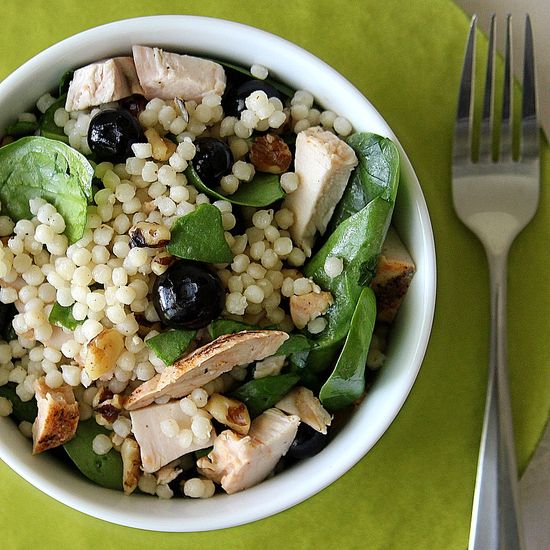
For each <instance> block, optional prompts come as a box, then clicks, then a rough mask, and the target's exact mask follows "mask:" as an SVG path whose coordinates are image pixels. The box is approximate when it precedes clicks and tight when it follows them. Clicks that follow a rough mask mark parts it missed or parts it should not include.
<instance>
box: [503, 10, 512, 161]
mask: <svg viewBox="0 0 550 550" xmlns="http://www.w3.org/2000/svg"><path fill="white" fill-rule="evenodd" d="M512 79H513V74H512V15H511V14H508V16H507V17H506V50H505V56H504V91H503V94H502V124H501V130H500V157H501V159H504V160H506V159H508V160H509V159H511V158H512V118H511V117H512V110H513V97H512V90H513V82H512Z"/></svg>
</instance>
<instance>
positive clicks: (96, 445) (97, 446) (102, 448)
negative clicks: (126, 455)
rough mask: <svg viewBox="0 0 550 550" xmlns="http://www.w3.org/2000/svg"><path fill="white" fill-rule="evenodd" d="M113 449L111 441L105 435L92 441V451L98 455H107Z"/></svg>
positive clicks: (100, 435)
mask: <svg viewBox="0 0 550 550" xmlns="http://www.w3.org/2000/svg"><path fill="white" fill-rule="evenodd" d="M112 448H113V443H112V442H111V439H110V438H109V437H108V436H107V435H105V434H99V435H96V436H95V437H94V439H93V441H92V450H93V451H94V453H95V454H96V455H105V454H107V453H108V452H109V451H110V450H111V449H112Z"/></svg>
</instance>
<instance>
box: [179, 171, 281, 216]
mask: <svg viewBox="0 0 550 550" xmlns="http://www.w3.org/2000/svg"><path fill="white" fill-rule="evenodd" d="M185 175H186V177H187V179H188V180H189V181H190V182H191V183H192V184H193V185H194V186H195V187H196V188H197V189H198V190H199V191H202V192H203V193H206V194H207V195H209V196H211V197H214V198H216V199H218V200H224V201H228V202H231V203H233V204H238V205H240V206H254V207H256V208H259V207H262V206H269V205H270V204H273V203H274V202H276V201H278V200H279V199H282V198H283V197H284V196H285V192H284V191H283V188H282V187H281V184H280V182H279V176H277V175H276V174H263V173H257V174H256V175H255V176H254V177H253V178H252V180H251V181H249V182H247V183H241V184H240V186H239V189H238V190H237V191H236V192H235V193H233V195H227V196H226V195H222V194H221V193H218V192H217V191H215V190H214V189H211V188H210V187H208V185H206V184H205V183H204V182H203V181H202V180H201V179H200V177H199V175H198V174H197V172H196V170H195V169H194V168H193V165H192V164H189V166H188V167H187V169H186V170H185Z"/></svg>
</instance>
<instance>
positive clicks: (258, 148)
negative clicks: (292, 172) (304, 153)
mask: <svg viewBox="0 0 550 550" xmlns="http://www.w3.org/2000/svg"><path fill="white" fill-rule="evenodd" d="M250 162H251V163H252V164H253V165H254V167H255V168H256V170H258V171H259V172H269V173H270V174H282V173H283V172H286V171H287V170H288V167H289V166H290V163H291V162H292V153H291V152H290V149H289V148H288V145H287V144H286V143H285V142H284V141H283V140H282V139H281V138H280V137H279V136H276V135H273V134H266V135H264V136H260V137H258V138H256V140H255V141H254V143H253V144H252V147H251V149H250Z"/></svg>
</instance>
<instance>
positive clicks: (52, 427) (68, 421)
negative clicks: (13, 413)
mask: <svg viewBox="0 0 550 550" xmlns="http://www.w3.org/2000/svg"><path fill="white" fill-rule="evenodd" d="M35 390H36V402H37V405H38V416H37V417H36V420H35V421H34V424H33V426H32V438H33V446H32V452H33V453H34V454H36V453H41V452H42V451H47V450H48V449H53V448H54V447H59V445H63V443H66V442H67V441H69V439H72V438H73V437H74V434H75V432H76V428H77V426H78V419H79V417H80V412H79V409H78V403H77V402H76V400H75V398H74V393H73V389H72V388H71V386H68V385H66V384H65V385H63V386H61V387H59V388H56V389H52V388H50V387H49V386H48V385H47V384H46V381H45V379H44V378H40V379H38V380H37V381H36V383H35Z"/></svg>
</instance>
